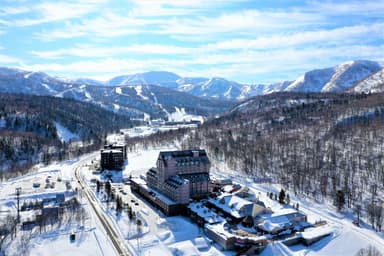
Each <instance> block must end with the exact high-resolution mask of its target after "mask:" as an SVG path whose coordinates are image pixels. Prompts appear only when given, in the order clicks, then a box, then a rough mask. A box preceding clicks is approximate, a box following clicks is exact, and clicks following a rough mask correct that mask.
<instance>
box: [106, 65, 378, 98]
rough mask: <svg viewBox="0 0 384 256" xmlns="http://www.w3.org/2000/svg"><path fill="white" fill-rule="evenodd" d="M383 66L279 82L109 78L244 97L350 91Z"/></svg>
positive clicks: (164, 75)
mask: <svg viewBox="0 0 384 256" xmlns="http://www.w3.org/2000/svg"><path fill="white" fill-rule="evenodd" d="M382 68H383V67H382V66H381V65H380V64H379V63H377V62H374V61H368V60H357V61H349V62H346V63H342V64H340V65H338V66H335V67H329V68H323V69H315V70H311V71H308V72H306V73H305V74H303V75H302V76H300V77H299V78H298V79H296V80H294V81H283V82H279V83H275V84H241V83H237V82H234V81H229V80H227V79H224V78H219V77H214V78H205V77H181V76H179V75H177V74H175V73H171V72H166V71H151V72H146V73H138V74H134V75H124V76H117V77H115V78H112V79H111V80H109V81H107V82H106V84H107V85H112V86H116V85H158V86H161V87H166V88H171V89H176V90H178V91H181V92H187V93H190V94H192V95H195V96H198V97H213V98H216V99H232V100H244V99H246V98H249V97H252V96H257V95H264V94H269V93H272V92H282V91H294V92H342V91H348V90H350V88H353V87H355V86H356V85H357V84H358V83H361V82H362V81H363V80H364V79H366V78H369V77H370V76H371V75H372V74H374V73H376V72H378V71H379V70H381V69H382ZM370 79H371V80H372V79H375V77H371V78H370ZM371 83H372V82H371ZM371 83H370V84H371ZM356 90H358V89H356ZM365 90H367V89H365Z"/></svg>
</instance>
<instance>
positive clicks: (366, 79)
mask: <svg viewBox="0 0 384 256" xmlns="http://www.w3.org/2000/svg"><path fill="white" fill-rule="evenodd" d="M383 90H384V69H383V66H382V65H380V64H379V63H378V62H375V61H368V60H357V61H350V62H346V63H342V64H340V65H337V66H335V67H329V68H323V69H315V70H311V71H308V72H306V73H305V74H303V75H302V76H300V77H299V78H298V79H296V80H294V81H282V82H279V83H273V84H242V83H237V82H235V81H229V80H227V79H224V78H219V77H213V78H205V77H181V76H179V75H177V74H175V73H172V72H167V71H150V72H145V73H137V74H133V75H121V76H116V77H114V78H112V79H110V80H108V81H97V80H93V79H88V78H81V79H72V78H58V77H52V76H49V75H47V74H45V73H42V72H31V71H25V70H19V69H11V68H0V92H9V93H26V94H35V95H49V96H56V97H64V98H72V99H77V100H81V101H86V102H91V103H94V104H96V105H99V106H102V107H104V108H106V109H108V110H111V111H114V112H116V113H121V114H124V115H128V116H130V117H134V118H143V117H151V118H168V117H169V116H170V114H171V113H173V112H175V111H177V110H179V109H184V110H185V112H186V113H188V114H193V115H200V116H211V115H216V114H219V113H223V112H225V111H226V110H228V109H229V108H230V107H231V106H233V105H234V104H235V103H236V102H238V101H241V100H245V99H247V98H250V97H253V96H257V95H265V94H270V93H273V92H283V91H285V92H355V93H360V92H381V91H383Z"/></svg>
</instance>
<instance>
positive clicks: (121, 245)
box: [75, 155, 135, 256]
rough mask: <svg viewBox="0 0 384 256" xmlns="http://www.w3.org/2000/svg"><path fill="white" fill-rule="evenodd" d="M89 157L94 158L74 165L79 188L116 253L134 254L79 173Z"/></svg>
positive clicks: (123, 255)
mask: <svg viewBox="0 0 384 256" xmlns="http://www.w3.org/2000/svg"><path fill="white" fill-rule="evenodd" d="M91 158H94V155H92V156H90V157H89V158H86V159H84V160H82V161H80V162H79V163H78V164H77V165H76V167H75V177H76V179H77V181H78V183H79V185H80V187H81V189H82V190H83V192H84V194H85V196H86V198H87V200H88V202H89V204H90V205H91V206H92V209H93V210H94V212H95V213H96V216H97V217H98V218H99V220H100V222H101V224H102V225H103V227H104V229H105V231H106V233H107V235H108V237H109V238H110V239H111V241H112V243H113V245H114V246H115V248H116V251H117V252H118V254H119V255H121V256H125V255H135V253H134V252H133V251H128V249H127V248H126V246H125V241H124V240H123V239H122V238H121V237H120V235H119V233H117V232H116V230H115V229H114V227H113V226H112V225H111V223H110V221H109V219H108V217H107V216H106V214H105V212H104V211H103V209H102V208H101V207H100V205H99V203H98V200H96V198H95V196H94V194H93V193H92V192H91V191H90V188H89V187H88V185H87V183H86V182H85V181H84V179H83V177H82V175H81V174H80V170H81V168H82V166H83V165H84V164H85V163H86V162H89V161H90V159H91Z"/></svg>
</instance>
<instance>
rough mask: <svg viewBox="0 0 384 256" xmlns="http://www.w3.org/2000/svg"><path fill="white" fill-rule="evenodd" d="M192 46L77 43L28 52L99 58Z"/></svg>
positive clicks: (47, 56)
mask: <svg viewBox="0 0 384 256" xmlns="http://www.w3.org/2000/svg"><path fill="white" fill-rule="evenodd" d="M193 50H194V49H193V48H187V47H177V46H172V45H156V44H140V45H128V46H117V47H113V46H105V47H97V46H92V45H78V46H76V47H72V48H67V49H59V50H56V51H31V52H30V53H31V54H33V55H35V56H38V57H40V58H45V59H58V58H63V57H66V56H76V57H88V58H100V57H111V56H122V55H124V54H154V55H163V54H166V55H172V54H189V53H190V52H191V51H193Z"/></svg>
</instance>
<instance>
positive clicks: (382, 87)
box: [350, 69, 384, 93]
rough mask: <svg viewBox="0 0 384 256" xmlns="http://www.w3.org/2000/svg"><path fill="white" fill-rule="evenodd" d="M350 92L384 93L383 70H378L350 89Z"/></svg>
mask: <svg viewBox="0 0 384 256" xmlns="http://www.w3.org/2000/svg"><path fill="white" fill-rule="evenodd" d="M350 91H352V92H366V93H367V92H373V93H374V92H384V69H380V70H379V71H377V72H376V73H373V74H372V75H370V76H369V77H367V78H366V79H364V80H362V81H360V82H358V83H357V84H356V85H355V86H354V87H352V88H351V90H350Z"/></svg>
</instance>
